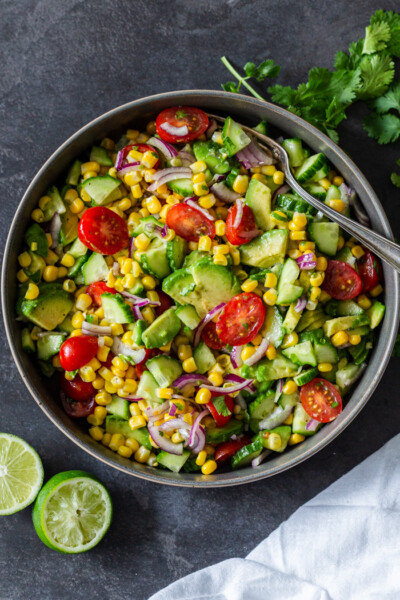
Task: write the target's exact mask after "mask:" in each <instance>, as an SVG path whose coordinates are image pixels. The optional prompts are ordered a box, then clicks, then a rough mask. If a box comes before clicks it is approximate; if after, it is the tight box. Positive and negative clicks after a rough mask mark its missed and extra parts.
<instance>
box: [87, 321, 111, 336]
mask: <svg viewBox="0 0 400 600" xmlns="http://www.w3.org/2000/svg"><path fill="white" fill-rule="evenodd" d="M82 333H83V335H111V326H109V325H95V324H94V323H88V322H87V321H84V322H83V323H82Z"/></svg>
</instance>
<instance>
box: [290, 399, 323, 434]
mask: <svg viewBox="0 0 400 600" xmlns="http://www.w3.org/2000/svg"><path fill="white" fill-rule="evenodd" d="M310 421H311V417H310V416H309V415H308V414H307V413H306V411H305V410H304V408H303V406H302V405H301V404H298V405H297V406H296V407H295V409H294V414H293V423H292V432H293V433H298V434H299V435H306V436H309V435H314V434H315V433H316V432H317V431H318V429H320V427H321V425H322V423H321V425H318V427H317V429H314V430H312V431H311V430H310V431H309V430H308V429H307V424H308V423H309V422H310Z"/></svg>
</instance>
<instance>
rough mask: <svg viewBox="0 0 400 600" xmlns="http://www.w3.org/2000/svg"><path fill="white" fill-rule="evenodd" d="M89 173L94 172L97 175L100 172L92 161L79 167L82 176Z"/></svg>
mask: <svg viewBox="0 0 400 600" xmlns="http://www.w3.org/2000/svg"><path fill="white" fill-rule="evenodd" d="M90 171H95V173H98V172H99V171H100V165H99V163H98V162H96V161H94V160H91V161H89V162H85V163H83V164H82V165H81V173H82V175H84V174H85V173H88V172H90Z"/></svg>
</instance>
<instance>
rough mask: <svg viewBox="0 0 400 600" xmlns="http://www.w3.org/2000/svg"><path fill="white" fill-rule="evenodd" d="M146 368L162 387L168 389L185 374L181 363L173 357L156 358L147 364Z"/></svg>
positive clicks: (161, 356)
mask: <svg viewBox="0 0 400 600" xmlns="http://www.w3.org/2000/svg"><path fill="white" fill-rule="evenodd" d="M146 367H147V368H148V369H149V371H150V373H151V374H152V375H153V377H154V379H155V380H156V381H157V383H158V385H159V386H160V387H168V386H169V385H170V384H171V383H172V382H173V381H175V379H177V378H178V377H179V376H180V375H182V372H183V371H182V367H181V363H180V362H179V361H178V360H176V358H172V356H163V355H160V356H155V357H154V358H151V359H150V360H148V361H147V362H146Z"/></svg>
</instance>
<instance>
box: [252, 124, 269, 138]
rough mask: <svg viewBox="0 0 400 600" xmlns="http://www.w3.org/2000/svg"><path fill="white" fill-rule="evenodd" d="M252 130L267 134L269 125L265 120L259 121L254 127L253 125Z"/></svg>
mask: <svg viewBox="0 0 400 600" xmlns="http://www.w3.org/2000/svg"><path fill="white" fill-rule="evenodd" d="M253 129H254V131H258V132H259V133H262V134H263V135H268V133H269V126H268V123H267V121H260V122H259V124H258V125H256V126H255V127H253Z"/></svg>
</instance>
